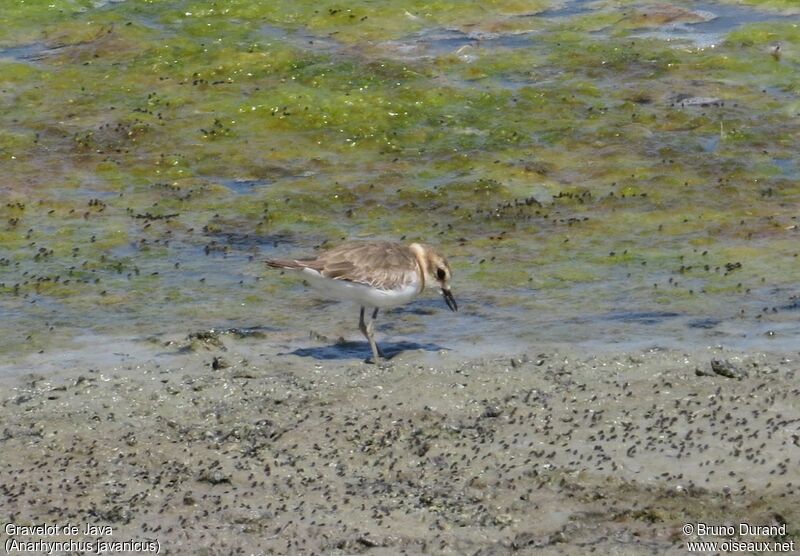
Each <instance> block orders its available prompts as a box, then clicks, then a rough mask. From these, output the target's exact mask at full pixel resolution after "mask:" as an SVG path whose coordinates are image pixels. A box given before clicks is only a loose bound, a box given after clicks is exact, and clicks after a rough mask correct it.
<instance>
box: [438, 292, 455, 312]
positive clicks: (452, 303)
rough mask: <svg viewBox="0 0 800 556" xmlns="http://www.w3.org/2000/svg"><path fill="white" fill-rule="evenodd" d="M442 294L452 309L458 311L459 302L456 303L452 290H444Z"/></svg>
mask: <svg viewBox="0 0 800 556" xmlns="http://www.w3.org/2000/svg"><path fill="white" fill-rule="evenodd" d="M442 295H443V296H444V302H445V303H447V306H448V307H450V310H451V311H458V303H456V299H455V298H454V297H453V293H452V292H451V291H450V290H442Z"/></svg>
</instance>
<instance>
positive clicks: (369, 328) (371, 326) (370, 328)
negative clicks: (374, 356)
mask: <svg viewBox="0 0 800 556" xmlns="http://www.w3.org/2000/svg"><path fill="white" fill-rule="evenodd" d="M378 310H379V309H378V308H377V307H375V310H374V311H372V320H371V321H369V324H368V325H367V332H368V333H369V335H370V336H372V337H373V338H374V335H373V333H374V332H375V319H376V318H378ZM372 343H373V344H375V348H376V349H377V350H378V355H380V356H381V357H383V358H384V359H386V356H385V355H384V354H383V351H382V350H381V346H379V345H378V342H376V341H374V340H373V341H372Z"/></svg>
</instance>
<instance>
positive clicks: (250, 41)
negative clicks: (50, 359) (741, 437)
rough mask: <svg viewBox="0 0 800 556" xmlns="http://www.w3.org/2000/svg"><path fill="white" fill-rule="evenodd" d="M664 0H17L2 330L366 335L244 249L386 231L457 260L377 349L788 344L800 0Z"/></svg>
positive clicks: (3, 152)
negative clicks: (49, 2)
mask: <svg viewBox="0 0 800 556" xmlns="http://www.w3.org/2000/svg"><path fill="white" fill-rule="evenodd" d="M665 5H666V4H665V3H663V2H662V3H656V2H642V3H640V4H637V5H636V6H627V7H620V6H617V5H616V3H613V2H602V1H598V2H558V1H547V0H541V1H539V2H531V3H525V4H524V5H519V4H516V3H513V2H499V3H497V4H496V5H495V6H494V8H493V9H492V10H491V11H490V12H488V13H487V11H486V8H485V7H484V6H483V5H482V4H477V3H474V4H473V3H460V4H459V5H458V9H453V7H452V6H449V5H447V6H446V5H444V4H437V5H435V6H428V7H423V5H422V4H420V5H417V4H416V3H395V2H385V3H382V4H381V5H379V6H378V5H376V4H373V3H371V2H355V3H353V4H351V5H350V7H349V8H348V9H346V10H338V11H337V8H335V7H331V9H330V10H328V9H327V8H326V9H325V10H315V8H312V7H310V6H305V5H302V4H296V3H281V2H278V3H269V5H262V4H261V3H257V2H245V1H242V2H237V3H233V4H231V5H229V6H227V7H225V8H212V7H209V6H208V5H206V4H205V3H201V2H189V1H185V0H184V1H177V0H176V1H169V2H160V3H157V4H141V3H132V2H108V3H104V4H102V5H99V4H96V3H92V2H61V3H59V2H56V3H55V4H53V7H52V8H43V7H35V6H30V5H20V6H17V7H16V8H12V9H9V10H6V11H4V13H3V14H1V15H0V20H2V21H0V24H2V25H0V29H2V30H1V31H0V70H2V71H0V121H2V125H3V129H4V130H5V133H4V135H3V136H2V137H0V170H2V175H3V176H4V178H3V179H2V180H1V181H0V196H2V203H0V246H2V247H1V248H2V251H0V312H2V315H3V318H2V321H1V322H0V353H2V354H3V355H4V357H5V358H6V360H7V361H8V362H9V363H10V364H11V363H13V364H16V363H14V362H15V361H16V362H19V361H29V359H27V357H28V355H29V354H32V353H33V354H38V352H43V353H42V354H41V355H43V356H44V357H45V358H46V357H47V356H48V355H52V356H54V357H57V356H58V355H59V354H61V353H63V350H69V349H78V348H79V346H80V345H84V346H86V345H87V341H86V340H85V338H86V337H89V338H99V339H98V340H97V342H95V343H98V344H103V343H105V342H106V340H104V338H107V337H109V336H110V337H115V338H123V339H125V338H128V339H136V338H140V339H141V338H148V337H161V336H164V335H174V334H176V333H177V334H188V333H190V332H193V331H196V330H203V329H210V328H216V329H220V328H230V327H268V328H269V330H270V331H271V332H269V333H268V334H266V337H265V339H264V341H272V342H281V341H284V340H281V339H280V338H283V336H282V335H283V334H289V336H290V337H291V338H292V340H291V342H289V344H291V345H288V344H287V349H288V351H287V353H292V352H295V354H296V355H307V356H311V357H314V356H318V357H320V358H325V357H334V358H335V357H340V356H348V357H349V356H357V354H358V353H360V352H359V349H360V348H359V346H360V347H361V348H363V349H361V351H362V352H364V349H365V348H366V346H365V344H362V343H359V344H347V343H344V344H342V343H339V344H338V347H337V344H336V340H337V339H338V338H339V337H340V336H341V337H344V338H345V339H346V340H348V341H360V340H359V335H358V332H357V327H356V322H357V309H356V308H353V307H349V306H346V305H342V306H338V305H331V304H329V303H323V302H320V301H319V300H318V299H317V298H315V297H314V296H313V294H311V293H309V292H308V291H307V290H306V288H305V287H304V286H303V285H302V283H301V281H299V280H297V279H295V278H293V277H291V276H288V275H282V274H280V273H278V272H275V271H268V270H267V269H265V268H264V266H263V263H261V262H260V261H261V260H262V259H263V258H265V257H268V256H286V255H293V256H295V255H305V254H311V253H313V252H314V250H315V249H317V248H319V247H320V246H325V245H334V244H336V243H337V242H339V241H341V240H342V239H344V238H373V237H374V238H388V239H403V240H405V241H412V240H419V239H422V240H425V241H428V242H430V243H432V244H435V245H437V246H439V247H440V249H441V250H442V251H443V252H444V253H446V254H447V256H448V257H449V258H450V260H451V263H452V265H453V267H454V271H455V281H454V291H455V292H456V296H457V299H458V300H459V307H460V311H459V312H458V313H457V314H451V313H450V312H449V311H447V310H446V307H445V306H444V304H443V302H442V301H441V299H440V298H439V296H438V295H437V294H436V292H433V293H428V294H426V296H425V297H424V298H423V299H420V300H419V301H417V302H415V303H414V304H412V305H410V306H408V307H406V308H403V309H399V310H396V311H394V312H392V313H391V314H388V315H382V316H381V320H380V321H379V339H380V340H381V341H382V342H383V343H384V344H385V345H387V346H388V347H389V348H390V349H392V347H393V346H394V348H395V349H396V350H398V351H399V350H402V349H420V350H424V351H431V352H434V351H437V350H439V348H442V349H449V350H452V351H457V352H459V353H462V352H463V353H469V354H473V355H481V354H482V353H497V352H511V351H514V352H519V351H533V350H536V349H537V346H543V345H553V344H580V345H585V346H590V347H592V348H593V349H598V350H603V349H606V348H610V349H625V348H626V347H653V346H657V347H682V346H685V347H687V349H689V348H692V347H699V346H705V345H724V346H729V347H732V348H742V349H749V348H758V349H771V348H775V349H776V350H778V349H780V350H784V349H791V348H793V347H795V346H796V345H797V340H798V338H800V313H798V310H797V296H798V295H800V289H798V287H797V280H796V277H797V276H798V274H799V272H800V260H799V259H798V253H799V252H800V247H799V244H798V239H799V238H800V230H799V229H798V224H799V223H798V216H799V215H798V212H797V206H798V201H800V183H798V170H797V169H798V165H797V155H796V146H797V145H796V143H797V141H796V138H797V137H798V134H800V129H798V126H799V125H800V124H798V121H799V120H798V118H797V115H798V114H800V78H798V76H799V75H800V72H799V71H798V69H800V68H799V66H800V28H799V27H798V21H799V20H798V19H797V18H798V16H797V15H796V10H793V9H792V4H791V3H787V4H785V5H781V4H780V3H779V2H775V3H773V4H772V6H773V7H774V6H777V9H773V11H769V10H768V6H765V5H759V3H757V2H753V3H750V4H749V5H747V4H744V3H741V4H739V3H733V2H730V3H722V2H720V3H703V5H702V6H699V5H697V4H696V3H689V2H683V3H674V4H673V5H671V6H669V7H668V8H665ZM770 9H772V8H770ZM708 14H714V16H715V17H709V16H708ZM709 37H713V41H711V42H709V41H710V38H709ZM676 39H680V40H676ZM684 39H685V40H684ZM710 44H714V47H713V48H708V47H707V46H708V45H710ZM778 45H780V48H779V49H778V50H777V51H776V50H775V49H776V47H777V46H778ZM697 99H706V100H705V101H702V102H701V101H700V100H697ZM695 101H696V102H695ZM309 332H314V333H315V334H318V335H322V336H324V337H326V338H330V341H329V342H317V341H311V340H308V339H307V338H308V333H309ZM80 338H84V339H82V340H79V339H80ZM88 344H89V345H91V344H92V342H88ZM84 349H91V348H84ZM302 350H311V351H302ZM363 354H364V355H365V354H366V352H364V353H363Z"/></svg>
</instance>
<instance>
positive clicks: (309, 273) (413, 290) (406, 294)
mask: <svg viewBox="0 0 800 556" xmlns="http://www.w3.org/2000/svg"><path fill="white" fill-rule="evenodd" d="M302 272H303V276H304V277H305V278H306V279H307V280H308V283H309V284H310V285H311V286H312V287H313V288H314V289H315V290H317V291H319V292H322V293H324V294H325V295H326V296H327V297H332V298H334V299H341V300H345V301H357V302H358V303H360V304H361V305H365V306H367V307H380V308H381V309H383V308H388V307H397V306H398V305H403V304H405V303H408V302H409V301H411V300H412V299H414V298H415V297H417V295H419V292H420V287H421V286H422V283H421V282H420V280H419V277H417V279H416V280H414V281H413V282H410V283H409V284H408V285H406V286H404V287H402V288H400V289H397V290H379V289H377V288H373V287H371V286H367V285H364V284H356V283H354V282H347V281H346V280H332V279H330V278H325V277H324V276H322V275H320V273H319V272H317V271H316V270H312V269H310V268H304V269H303V271H302Z"/></svg>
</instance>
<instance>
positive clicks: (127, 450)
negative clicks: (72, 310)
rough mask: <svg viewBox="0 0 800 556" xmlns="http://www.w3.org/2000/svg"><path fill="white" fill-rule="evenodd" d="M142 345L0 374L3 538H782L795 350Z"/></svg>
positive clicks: (798, 429) (646, 546)
mask: <svg viewBox="0 0 800 556" xmlns="http://www.w3.org/2000/svg"><path fill="white" fill-rule="evenodd" d="M309 341H311V340H309ZM141 350H142V352H141V353H138V354H137V355H136V357H130V358H128V359H127V360H125V361H122V360H121V361H120V362H117V363H113V362H110V361H106V362H104V363H103V365H102V366H98V365H94V366H92V365H93V363H92V362H91V358H90V357H89V356H88V355H87V356H86V362H85V363H83V362H81V360H80V357H77V356H75V357H72V358H71V359H70V361H69V363H68V364H66V365H64V367H63V369H62V370H61V371H60V372H47V373H45V374H36V373H23V374H18V375H16V376H13V377H9V376H6V377H5V378H4V382H3V390H2V397H3V400H2V405H1V406H0V422H2V430H1V431H0V449H1V450H2V454H3V456H2V458H0V477H2V479H0V507H2V508H3V515H2V521H3V526H4V530H3V541H4V542H7V541H8V540H9V539H14V540H16V541H17V542H22V541H29V542H33V541H36V540H39V541H49V542H53V541H69V540H72V541H74V542H79V541H83V542H94V546H93V548H102V547H103V546H105V547H106V548H107V549H110V548H109V547H110V546H112V545H110V544H108V543H124V542H130V543H135V542H138V543H140V544H138V545H133V544H129V545H127V547H128V548H131V552H140V553H141V552H147V551H149V550H150V548H154V547H155V546H160V549H161V551H162V553H164V554H189V553H192V554H235V553H245V554H312V553H313V554H353V553H368V554H400V553H406V554H423V553H425V554H507V553H523V554H524V553H536V554H585V553H587V552H596V553H600V554H610V553H614V554H643V553H652V554H685V553H686V552H687V542H688V541H693V540H703V541H713V540H715V539H718V540H724V539H726V538H729V537H726V535H725V534H724V533H725V532H726V531H727V529H726V527H728V526H731V527H734V528H735V529H736V533H737V540H738V541H739V542H744V541H764V542H778V541H781V542H790V541H793V540H794V539H797V538H798V535H799V534H800V508H798V506H797V503H796V501H797V497H798V487H800V480H798V475H797V468H798V463H800V462H798V459H800V442H799V441H798V435H799V434H800V404H798V399H799V398H800V396H798V394H800V386H798V382H797V379H798V371H800V363H799V362H798V361H800V355H798V354H797V353H764V352H760V353H756V352H750V353H743V352H733V351H727V350H721V349H708V350H701V351H695V352H691V353H682V352H680V351H676V350H643V351H637V352H628V353H604V354H596V353H590V352H587V351H579V350H570V349H565V348H563V347H559V348H551V349H539V348H537V347H535V346H531V348H530V350H528V351H527V353H525V354H522V353H520V354H517V355H515V356H513V357H502V358H465V357H463V356H459V354H458V353H457V352H455V351H442V352H425V351H406V352H403V353H400V354H398V355H397V356H396V357H395V358H394V359H392V361H391V362H389V363H388V364H387V365H384V366H375V365H367V364H364V363H362V362H360V361H359V360H357V359H354V358H341V359H322V358H315V357H313V356H305V357H303V356H298V355H297V354H292V353H286V351H285V346H282V345H281V344H280V343H279V342H278V343H274V342H273V343H270V342H269V341H267V340H265V339H264V338H258V337H243V336H236V335H214V334H208V335H199V336H195V337H193V338H192V339H190V340H186V341H182V342H166V343H164V342H161V341H152V342H150V343H143V344H142V347H141ZM310 353H312V354H314V353H317V352H314V351H310ZM712 361H713V363H712ZM18 369H19V367H18V368H17V370H18ZM742 523H745V524H748V525H749V526H752V527H754V528H755V529H749V531H756V533H754V534H753V535H750V536H747V535H745V536H739V535H738V531H739V526H740V524H742ZM687 524H688V525H690V526H692V527H693V528H695V531H694V532H692V533H690V534H686V530H685V529H684V527H686V526H687ZM698 525H702V526H704V527H705V529H701V532H703V533H705V535H698V534H697V533H696V528H697V526H698ZM30 526H39V527H44V529H39V530H32V529H30V528H29V527H30ZM48 526H49V527H50V529H49V531H50V534H48V530H47V529H46V528H47V527H48ZM65 526H69V527H77V532H75V531H76V530H75V529H72V530H70V529H67V533H69V534H67V535H64V534H63V532H64V527H65ZM9 527H11V529H9ZM25 527H28V529H25ZM53 527H59V528H60V530H59V533H62V534H54V531H53ZM714 527H716V529H713V528H714ZM781 527H782V528H781ZM709 528H711V529H709ZM73 532H74V533H75V534H72V533H73ZM770 532H773V533H775V534H773V535H771V536H770V535H769V533H770ZM762 533H767V534H766V535H764V534H762ZM101 543H107V544H106V545H102V544H101ZM152 543H157V544H152ZM116 546H117V547H123V548H124V547H125V546H126V545H122V544H117V545H116Z"/></svg>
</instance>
